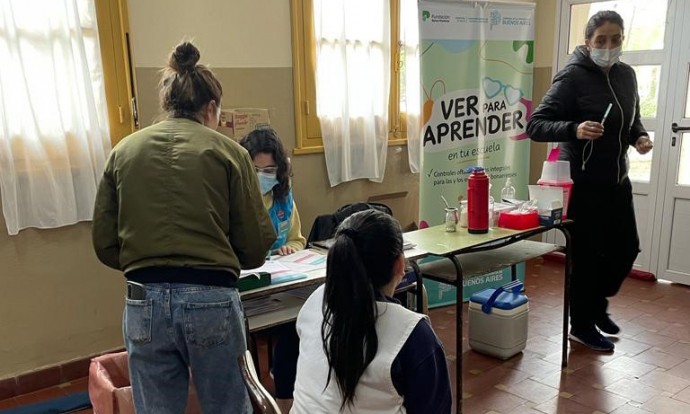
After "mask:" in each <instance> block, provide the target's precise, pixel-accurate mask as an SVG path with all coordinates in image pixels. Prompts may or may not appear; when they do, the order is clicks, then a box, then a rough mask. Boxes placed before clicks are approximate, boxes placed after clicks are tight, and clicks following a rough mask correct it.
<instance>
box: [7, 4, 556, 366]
mask: <svg viewBox="0 0 690 414" xmlns="http://www.w3.org/2000/svg"><path fill="white" fill-rule="evenodd" d="M288 4H289V2H288V1H287V0H262V1H254V0H233V1H227V0H206V1H204V2H203V7H199V6H198V5H197V4H196V3H193V2H187V1H182V0H129V9H130V27H131V36H132V41H133V48H134V60H135V63H136V75H137V86H138V89H139V98H140V104H141V115H142V123H143V125H149V124H150V123H151V122H152V120H153V119H154V117H155V116H156V113H157V102H156V99H157V97H156V82H157V78H156V70H157V68H160V67H162V66H163V64H164V63H165V61H166V60H167V54H168V52H169V51H170V50H171V48H172V47H173V46H174V45H175V44H176V43H177V42H178V41H179V40H181V39H182V38H183V37H185V36H186V37H189V38H192V39H195V41H196V42H197V44H198V45H199V46H200V47H201V52H202V62H204V63H209V64H211V65H212V66H213V68H214V70H216V72H217V73H218V76H219V77H220V79H221V81H222V82H223V85H224V87H225V91H226V94H225V101H224V104H225V105H227V106H254V107H265V108H268V109H269V110H270V114H271V118H272V123H273V125H274V127H275V128H276V129H277V130H278V132H279V133H280V134H281V135H282V137H283V138H284V140H285V142H286V145H287V146H288V147H289V148H292V147H294V142H295V137H294V111H293V103H292V68H291V66H292V64H291V57H290V56H291V55H290V53H291V52H290V29H289V27H290V26H289V6H288ZM554 12H555V0H538V1H537V18H536V20H537V22H536V23H537V25H536V39H537V40H536V57H535V59H536V63H535V79H534V99H535V104H536V103H538V102H539V101H540V99H541V96H543V93H544V92H545V91H546V89H547V88H548V85H549V84H550V81H551V65H552V63H551V62H552V54H553V37H554V22H555V17H554ZM544 153H545V151H544V150H542V149H540V147H539V146H537V145H534V146H533V151H532V160H533V162H532V165H533V166H535V167H536V168H537V169H539V168H540V166H541V160H543V159H544ZM292 159H293V163H294V170H295V177H294V182H295V197H296V199H297V201H298V203H299V209H300V213H301V215H302V218H303V223H304V224H303V231H304V232H305V233H307V232H308V231H309V229H310V228H311V223H312V221H313V218H314V217H315V216H316V215H317V214H319V213H322V212H330V211H332V210H334V209H336V208H337V207H338V206H340V205H342V204H345V203H348V202H352V201H356V200H366V199H367V198H369V197H370V196H376V195H381V194H388V193H395V192H407V195H406V196H404V197H402V198H396V199H392V200H383V202H385V203H387V204H389V205H390V206H391V207H392V208H393V211H394V213H395V215H396V216H397V217H398V218H399V219H400V220H401V222H402V223H403V225H406V224H408V223H410V222H411V221H413V220H415V219H416V216H417V208H418V189H419V186H418V177H417V176H416V175H413V174H410V173H409V169H408V167H407V149H406V147H391V148H389V154H388V163H387V167H386V178H385V181H384V183H383V184H374V183H370V182H367V181H363V180H359V181H356V182H352V183H346V184H342V185H339V186H337V187H335V188H331V187H330V186H329V185H328V182H327V178H326V168H325V163H324V159H323V155H322V154H313V155H300V156H293V157H292ZM535 161H536V162H535ZM537 176H538V171H537ZM533 177H534V172H533ZM535 180H536V178H535ZM3 228H4V222H3V221H2V219H1V218H0V229H3ZM0 268H1V269H2V270H1V271H0V272H1V273H0V280H1V281H2V288H0V315H2V318H0V379H2V378H5V377H9V376H14V375H16V374H19V373H24V372H27V371H31V370H35V369H38V368H41V367H45V366H51V365H56V364H59V363H61V362H65V361H68V360H70V359H75V358H80V357H84V356H87V355H90V354H93V353H99V352H103V351H106V350H109V349H113V348H117V347H120V346H122V339H121V330H120V319H121V312H122V294H123V292H122V288H123V279H122V277H121V276H120V275H119V274H118V273H117V272H113V271H109V270H107V269H106V268H105V267H103V266H101V265H100V264H99V263H98V262H97V260H96V258H95V256H94V255H93V253H92V249H91V242H90V226H89V224H86V223H83V224H78V225H75V226H70V227H66V228H62V229H55V230H25V231H22V232H21V233H20V234H19V235H18V236H14V237H9V236H7V235H6V234H5V232H4V231H0Z"/></svg>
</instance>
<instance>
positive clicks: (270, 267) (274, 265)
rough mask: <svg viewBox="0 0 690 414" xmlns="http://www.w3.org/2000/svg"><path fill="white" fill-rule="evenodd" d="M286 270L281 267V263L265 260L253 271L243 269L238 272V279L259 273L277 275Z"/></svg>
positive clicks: (283, 266)
mask: <svg viewBox="0 0 690 414" xmlns="http://www.w3.org/2000/svg"><path fill="white" fill-rule="evenodd" d="M287 270H290V269H288V268H287V267H285V265H283V263H281V262H279V261H277V260H266V262H265V263H264V265H263V266H261V267H257V268H255V269H244V270H242V271H240V278H243V277H247V276H252V275H254V276H258V274H259V273H262V272H263V273H270V274H274V273H279V272H285V271H287Z"/></svg>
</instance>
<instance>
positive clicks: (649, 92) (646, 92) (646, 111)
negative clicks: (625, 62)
mask: <svg viewBox="0 0 690 414" xmlns="http://www.w3.org/2000/svg"><path fill="white" fill-rule="evenodd" d="M633 69H635V75H637V93H638V94H639V95H640V114H641V115H642V118H656V110H657V103H658V102H659V75H660V74H661V66H659V65H637V66H633Z"/></svg>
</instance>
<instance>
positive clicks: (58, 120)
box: [0, 0, 110, 234]
mask: <svg viewBox="0 0 690 414" xmlns="http://www.w3.org/2000/svg"><path fill="white" fill-rule="evenodd" d="M0 62H2V63H1V64H0V197H1V198H2V209H3V213H4V216H5V221H6V223H7V230H8V232H9V233H10V234H17V233H18V232H19V230H21V229H24V228H27V227H38V228H50V227H58V226H64V225H68V224H73V223H76V222H78V221H82V220H90V219H91V218H92V213H93V204H94V199H95V194H96V186H97V184H98V180H99V179H100V176H101V174H102V172H103V165H104V163H105V158H106V155H107V153H108V151H109V150H110V141H109V138H108V137H109V133H108V124H107V122H108V118H107V113H106V105H105V92H104V87H103V70H102V68H101V56H100V50H99V44H98V32H97V25H96V12H95V6H94V0H1V1H0Z"/></svg>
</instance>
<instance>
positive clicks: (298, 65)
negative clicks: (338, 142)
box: [290, 0, 407, 155]
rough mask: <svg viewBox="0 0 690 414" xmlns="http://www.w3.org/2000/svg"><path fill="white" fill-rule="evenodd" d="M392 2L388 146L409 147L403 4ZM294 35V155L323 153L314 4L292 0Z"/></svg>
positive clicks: (393, 0) (307, 0)
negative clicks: (403, 107) (403, 105)
mask: <svg viewBox="0 0 690 414" xmlns="http://www.w3.org/2000/svg"><path fill="white" fill-rule="evenodd" d="M389 1H390V13H391V50H390V53H391V68H390V71H391V86H390V93H389V101H388V145H389V146H392V145H406V144H407V121H406V116H405V115H406V114H405V113H404V112H400V67H401V65H402V64H403V62H402V61H401V60H400V48H401V47H402V46H401V42H400V0H389ZM290 15H291V23H292V24H291V31H292V77H293V96H294V111H295V148H294V150H293V153H294V154H295V155H300V154H314V153H321V152H323V140H322V137H321V133H320V126H319V120H318V118H317V116H316V87H315V85H316V79H315V67H316V48H315V41H314V30H313V28H314V20H313V15H314V14H313V1H312V0H290Z"/></svg>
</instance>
